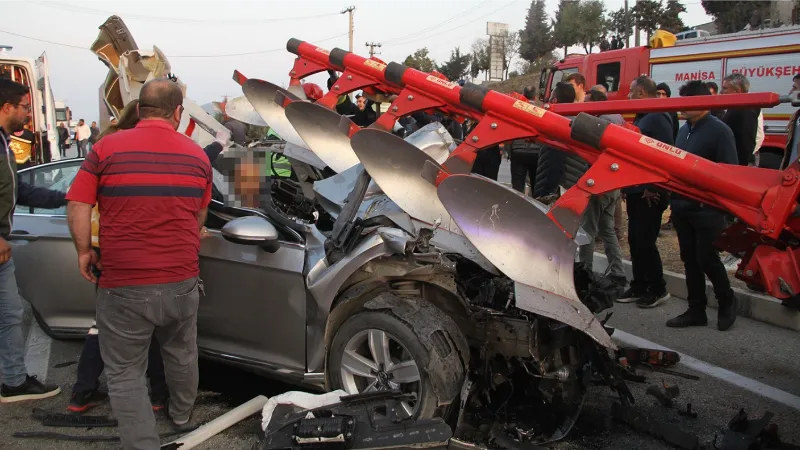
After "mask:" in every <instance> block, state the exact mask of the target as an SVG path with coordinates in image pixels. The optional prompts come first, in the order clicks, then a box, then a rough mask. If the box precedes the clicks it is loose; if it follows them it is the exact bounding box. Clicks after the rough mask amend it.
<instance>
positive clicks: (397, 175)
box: [350, 128, 461, 234]
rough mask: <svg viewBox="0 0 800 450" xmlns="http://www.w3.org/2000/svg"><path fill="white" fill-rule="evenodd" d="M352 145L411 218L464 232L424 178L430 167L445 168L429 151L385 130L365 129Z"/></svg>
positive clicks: (373, 174)
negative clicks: (439, 222)
mask: <svg viewBox="0 0 800 450" xmlns="http://www.w3.org/2000/svg"><path fill="white" fill-rule="evenodd" d="M350 144H351V145H352V147H353V151H354V152H355V154H356V156H358V159H359V160H360V161H361V163H362V164H363V165H364V168H365V169H366V170H367V172H368V173H369V174H370V176H372V179H373V180H375V183H377V184H378V186H379V187H380V188H381V190H382V191H383V192H384V193H385V194H386V195H387V196H388V197H389V198H390V199H391V200H392V201H393V202H395V203H396V204H397V205H398V206H399V207H400V208H401V209H402V210H403V211H405V212H406V213H407V214H408V215H409V216H411V217H413V218H415V219H417V220H420V221H422V222H425V223H427V224H433V223H434V222H436V221H437V220H441V224H440V227H441V228H443V229H446V230H449V231H451V232H453V233H459V234H461V232H460V231H459V230H458V226H456V223H455V222H453V220H452V219H451V218H450V215H449V214H448V213H447V210H446V209H445V208H444V205H442V202H441V201H439V197H437V195H436V187H435V186H434V185H433V184H431V183H430V182H428V181H427V180H426V179H425V178H423V177H422V173H423V170H424V169H426V166H427V167H429V168H434V169H440V168H441V166H440V165H439V164H438V163H437V162H436V161H435V160H434V159H433V158H431V157H430V156H428V155H427V154H426V153H425V152H423V151H422V150H420V149H418V148H417V147H415V146H414V145H413V144H410V143H408V142H406V141H404V140H403V139H400V138H399V137H397V136H395V135H393V134H390V133H387V132H385V131H381V130H376V129H370V128H365V129H362V130H360V131H358V132H357V133H356V134H354V135H353V138H352V140H351V141H350Z"/></svg>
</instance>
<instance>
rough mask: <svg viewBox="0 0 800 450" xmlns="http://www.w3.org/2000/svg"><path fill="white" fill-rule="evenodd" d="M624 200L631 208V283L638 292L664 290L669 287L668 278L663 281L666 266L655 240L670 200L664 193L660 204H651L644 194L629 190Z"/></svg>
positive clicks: (629, 220) (659, 292)
mask: <svg viewBox="0 0 800 450" xmlns="http://www.w3.org/2000/svg"><path fill="white" fill-rule="evenodd" d="M625 203H626V205H627V211H628V245H629V246H630V249H631V265H632V266H633V281H632V282H631V287H632V288H633V289H634V290H636V291H638V292H653V293H656V294H661V293H663V292H664V291H665V290H666V289H667V282H666V281H664V268H663V267H662V265H661V254H660V253H659V252H658V247H657V246H656V241H657V240H658V232H659V230H660V229H661V217H662V215H663V214H664V211H665V210H666V209H667V201H666V199H664V198H663V197H662V199H661V201H659V203H658V204H656V205H653V206H649V205H648V204H647V201H646V200H645V199H643V198H642V194H641V193H637V194H628V195H627V196H626V200H625Z"/></svg>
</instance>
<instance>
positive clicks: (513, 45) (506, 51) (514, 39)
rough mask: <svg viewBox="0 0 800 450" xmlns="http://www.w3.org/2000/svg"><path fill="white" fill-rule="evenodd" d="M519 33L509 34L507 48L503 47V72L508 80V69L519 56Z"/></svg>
mask: <svg viewBox="0 0 800 450" xmlns="http://www.w3.org/2000/svg"><path fill="white" fill-rule="evenodd" d="M519 42H520V41H519V33H514V32H512V33H508V35H507V36H506V42H505V46H503V71H504V72H505V74H506V78H508V69H509V67H511V62H512V61H513V60H514V57H515V56H517V55H518V54H519Z"/></svg>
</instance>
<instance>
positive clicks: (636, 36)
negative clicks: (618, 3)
mask: <svg viewBox="0 0 800 450" xmlns="http://www.w3.org/2000/svg"><path fill="white" fill-rule="evenodd" d="M633 7H634V8H635V7H636V0H633ZM633 32H634V35H633V45H634V46H636V47H638V46H639V45H641V37H640V36H639V35H640V34H641V33H639V26H638V25H637V26H636V28H634V29H633Z"/></svg>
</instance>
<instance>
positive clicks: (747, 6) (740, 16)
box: [700, 0, 772, 33]
mask: <svg viewBox="0 0 800 450" xmlns="http://www.w3.org/2000/svg"><path fill="white" fill-rule="evenodd" d="M700 3H701V4H702V5H703V8H704V9H705V10H706V13H707V14H708V15H709V16H711V17H713V18H714V23H715V24H716V25H717V30H718V31H719V32H720V33H736V32H737V31H742V30H743V29H744V27H745V26H747V24H748V23H749V22H750V19H752V18H753V13H754V12H756V11H769V7H770V4H771V3H772V2H769V1H726V2H723V1H718V0H717V1H713V0H702V1H701V2H700Z"/></svg>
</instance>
